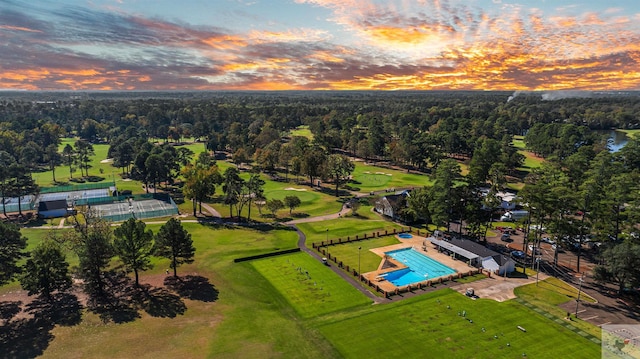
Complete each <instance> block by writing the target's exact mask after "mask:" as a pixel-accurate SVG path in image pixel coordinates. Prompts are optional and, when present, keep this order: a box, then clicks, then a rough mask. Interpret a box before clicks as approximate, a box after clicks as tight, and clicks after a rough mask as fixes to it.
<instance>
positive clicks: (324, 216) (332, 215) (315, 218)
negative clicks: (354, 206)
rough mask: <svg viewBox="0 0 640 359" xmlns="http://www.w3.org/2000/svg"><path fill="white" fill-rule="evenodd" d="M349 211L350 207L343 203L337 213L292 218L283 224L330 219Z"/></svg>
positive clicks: (339, 216)
mask: <svg viewBox="0 0 640 359" xmlns="http://www.w3.org/2000/svg"><path fill="white" fill-rule="evenodd" d="M350 211H351V209H349V208H347V207H346V206H345V205H343V206H342V208H341V209H340V211H338V212H337V213H331V214H325V215H322V216H316V217H307V218H299V219H294V220H291V221H288V222H285V223H284V224H286V225H293V224H298V223H310V222H322V221H328V220H331V219H337V218H341V217H342V216H344V215H346V214H347V213H349V212H350Z"/></svg>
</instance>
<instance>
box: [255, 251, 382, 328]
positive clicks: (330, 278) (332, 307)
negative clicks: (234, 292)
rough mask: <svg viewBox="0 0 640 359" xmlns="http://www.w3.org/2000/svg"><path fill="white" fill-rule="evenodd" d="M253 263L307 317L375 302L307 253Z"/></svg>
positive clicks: (298, 311)
mask: <svg viewBox="0 0 640 359" xmlns="http://www.w3.org/2000/svg"><path fill="white" fill-rule="evenodd" d="M251 264H252V265H253V267H254V268H255V269H256V270H257V271H258V273H260V274H261V275H262V276H263V277H264V278H266V279H267V280H268V281H269V282H270V283H271V284H272V285H273V286H274V287H275V288H276V290H277V291H278V292H280V293H281V294H282V295H283V296H284V297H285V298H286V300H287V301H288V302H289V304H290V305H291V306H292V307H293V308H294V309H295V311H296V312H297V313H298V314H299V315H300V316H302V317H304V318H311V317H315V316H319V315H323V314H327V313H331V312H335V311H340V310H344V309H348V308H353V307H358V306H363V305H367V304H370V303H371V300H370V299H368V298H367V297H366V296H365V295H363V294H362V293H360V292H359V291H358V290H356V289H355V288H354V287H353V286H351V285H350V284H349V283H347V282H345V281H344V280H343V279H342V278H340V277H339V276H338V275H337V274H335V273H334V272H333V271H331V270H330V269H329V268H328V267H326V266H325V265H323V264H322V263H320V262H319V261H318V260H316V259H314V258H312V257H310V256H309V255H308V254H306V253H296V254H289V255H283V256H278V257H271V258H266V259H260V260H256V261H252V262H251Z"/></svg>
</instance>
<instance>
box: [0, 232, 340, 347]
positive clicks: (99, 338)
mask: <svg viewBox="0 0 640 359" xmlns="http://www.w3.org/2000/svg"><path fill="white" fill-rule="evenodd" d="M159 226H160V224H153V225H149V228H150V229H152V230H154V231H157V230H158V228H159ZM184 226H185V228H186V229H187V230H188V231H189V232H190V233H191V234H192V236H193V239H194V244H195V246H196V248H197V251H196V260H195V262H194V263H193V264H190V265H185V266H182V267H180V268H179V269H178V273H179V274H180V275H186V274H191V275H200V276H203V277H206V278H207V279H208V280H209V282H210V283H211V284H212V285H213V287H214V288H215V291H216V292H217V293H218V294H217V298H216V299H215V300H213V301H202V300H195V299H188V298H183V299H182V301H183V303H184V305H185V306H186V311H184V313H182V314H178V315H176V316H174V317H171V316H166V317H163V316H162V315H160V316H158V315H156V316H152V315H150V314H149V313H147V312H146V311H140V312H139V314H140V317H139V318H135V319H134V320H133V321H129V322H124V323H121V324H114V323H103V322H102V321H101V320H100V319H99V318H98V316H96V315H95V314H91V313H85V314H84V315H83V321H82V322H81V323H80V324H78V325H75V326H68V327H67V326H59V327H56V328H55V329H54V330H53V331H52V332H51V334H52V336H53V337H54V338H55V339H54V340H52V341H51V342H50V343H49V344H48V347H47V349H46V351H45V352H44V355H42V357H44V358H60V357H64V358H133V357H137V358H158V357H162V358H167V357H171V358H204V357H215V358H239V357H242V358H269V357H282V358H294V357H299V355H300V353H305V356H307V357H309V358H323V357H328V358H335V357H338V356H337V355H336V353H335V352H334V351H333V348H332V346H331V345H330V344H329V343H328V342H327V341H326V340H325V339H324V338H323V337H322V336H321V335H320V334H319V333H317V331H315V330H310V329H309V328H308V327H307V326H306V325H304V324H302V323H300V320H299V317H298V315H297V314H296V313H295V312H294V311H293V309H292V308H291V307H290V306H289V304H288V303H287V301H286V300H285V299H284V298H283V297H282V296H281V295H280V294H279V292H277V291H276V290H275V289H274V288H273V286H272V285H271V284H269V283H268V282H266V281H265V280H264V279H262V276H261V275H260V274H259V273H258V272H256V270H255V269H254V268H253V266H252V265H251V264H248V263H242V264H235V263H233V259H234V258H237V257H242V256H248V255H254V254H258V253H265V252H269V251H273V250H278V249H287V248H293V247H295V245H296V241H297V235H296V233H295V232H294V231H290V230H271V231H257V230H248V229H231V228H222V227H221V228H215V227H207V226H202V225H199V224H195V223H184ZM33 231H35V230H33ZM26 235H28V236H29V237H32V236H34V237H41V236H40V235H38V234H36V232H28V233H26ZM34 240H38V239H37V238H34ZM167 265H168V263H167V261H166V260H158V261H157V262H156V266H155V268H154V269H153V270H151V271H148V272H144V273H143V274H142V282H143V283H144V282H145V276H149V275H152V276H153V275H163V273H164V270H165V268H167ZM7 288H8V287H7V286H5V287H2V288H1V289H0V295H1V294H2V293H5V291H6V290H7ZM160 304H161V305H162V303H160ZM167 304H168V303H167ZM167 304H165V305H167ZM33 340H34V341H35V340H36V338H34V339H33Z"/></svg>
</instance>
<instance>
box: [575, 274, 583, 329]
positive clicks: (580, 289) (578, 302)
mask: <svg viewBox="0 0 640 359" xmlns="http://www.w3.org/2000/svg"><path fill="white" fill-rule="evenodd" d="M583 278H584V273H582V277H580V287H578V299H576V318H577V317H578V304H580V294H581V293H582V282H584V279H583Z"/></svg>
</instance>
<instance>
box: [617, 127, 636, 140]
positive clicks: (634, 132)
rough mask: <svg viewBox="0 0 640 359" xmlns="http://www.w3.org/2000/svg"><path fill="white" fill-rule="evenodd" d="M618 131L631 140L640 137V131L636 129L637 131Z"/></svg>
mask: <svg viewBox="0 0 640 359" xmlns="http://www.w3.org/2000/svg"><path fill="white" fill-rule="evenodd" d="M616 131H620V132H624V133H626V134H627V136H629V137H630V138H632V137H637V136H640V135H639V134H640V129H635V130H616Z"/></svg>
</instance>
